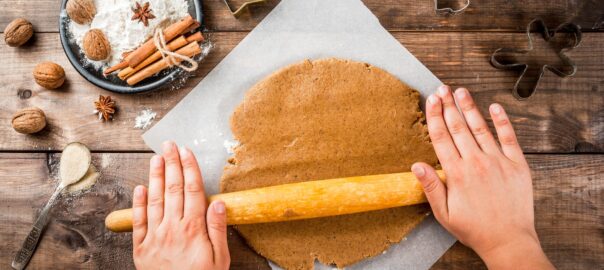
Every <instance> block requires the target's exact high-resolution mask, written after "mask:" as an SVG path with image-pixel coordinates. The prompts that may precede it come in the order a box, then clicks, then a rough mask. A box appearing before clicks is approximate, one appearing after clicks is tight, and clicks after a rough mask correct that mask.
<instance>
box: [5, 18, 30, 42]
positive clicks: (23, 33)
mask: <svg viewBox="0 0 604 270" xmlns="http://www.w3.org/2000/svg"><path fill="white" fill-rule="evenodd" d="M33 35H34V26H33V25H32V24H31V23H30V22H29V21H27V20H26V19H23V18H17V19H15V20H13V21H12V22H11V23H9V24H8V25H7V26H6V28H4V41H5V42H6V45H8V46H11V47H19V46H21V45H23V44H25V43H26V42H27V41H28V40H29V39H30V38H31V37H32V36H33Z"/></svg>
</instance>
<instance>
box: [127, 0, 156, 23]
mask: <svg viewBox="0 0 604 270" xmlns="http://www.w3.org/2000/svg"><path fill="white" fill-rule="evenodd" d="M132 11H133V12H134V15H133V16H132V20H133V21H136V20H138V21H139V22H142V23H143V24H144V25H145V26H149V20H151V19H155V15H153V13H151V12H153V10H152V9H150V8H149V2H146V3H145V4H143V5H142V6H141V4H140V3H139V2H136V6H135V7H133V8H132Z"/></svg>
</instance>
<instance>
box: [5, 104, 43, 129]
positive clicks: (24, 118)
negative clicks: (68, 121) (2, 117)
mask: <svg viewBox="0 0 604 270" xmlns="http://www.w3.org/2000/svg"><path fill="white" fill-rule="evenodd" d="M12 125H13V128H14V129H15V131H17V132H19V133H23V134H32V133H36V132H38V131H40V130H42V129H43V128H44V127H45V126H46V115H44V112H43V111H42V110H40V109H39V108H36V107H31V108H25V109H22V110H20V111H18V112H16V113H15V114H14V115H13V120H12Z"/></svg>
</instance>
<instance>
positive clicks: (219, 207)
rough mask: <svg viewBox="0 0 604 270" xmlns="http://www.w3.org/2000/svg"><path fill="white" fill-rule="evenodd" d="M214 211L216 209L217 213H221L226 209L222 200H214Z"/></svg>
mask: <svg viewBox="0 0 604 270" xmlns="http://www.w3.org/2000/svg"><path fill="white" fill-rule="evenodd" d="M214 211H216V213H217V214H221V215H222V214H224V212H225V211H226V209H225V206H224V202H222V201H217V202H215V203H214Z"/></svg>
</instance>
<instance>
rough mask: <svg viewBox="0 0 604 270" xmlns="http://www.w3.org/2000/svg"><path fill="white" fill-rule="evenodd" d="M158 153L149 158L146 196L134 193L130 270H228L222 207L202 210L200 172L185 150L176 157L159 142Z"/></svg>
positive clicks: (168, 144) (176, 151)
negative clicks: (161, 152) (131, 261)
mask: <svg viewBox="0 0 604 270" xmlns="http://www.w3.org/2000/svg"><path fill="white" fill-rule="evenodd" d="M162 150H163V153H164V154H163V156H159V155H155V156H153V157H152V158H151V162H150V163H151V165H150V169H149V191H148V195H147V189H146V188H145V187H144V186H137V187H136V188H135V189H134V200H133V202H132V208H133V234H132V240H133V241H132V242H133V245H134V247H133V253H134V264H135V266H136V268H137V269H228V268H229V265H230V261H231V258H230V255H229V249H228V245H227V236H226V211H225V205H224V203H223V202H213V203H212V204H210V206H209V207H207V201H206V197H205V194H204V188H203V180H202V178H201V172H200V170H199V166H198V165H197V160H196V159H195V156H194V155H193V153H192V152H191V150H189V149H186V148H180V151H179V149H178V148H177V147H176V145H175V144H174V143H173V142H165V143H164V144H163V145H162ZM179 152H180V153H179ZM206 207H207V208H206ZM206 210H207V213H206ZM206 216H207V217H206Z"/></svg>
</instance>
